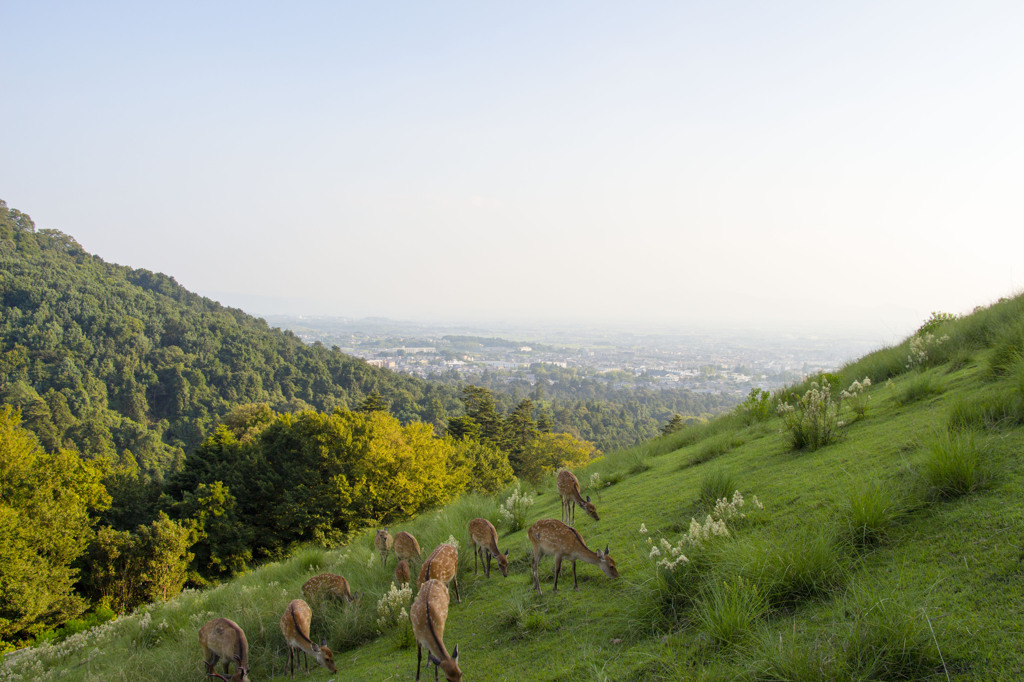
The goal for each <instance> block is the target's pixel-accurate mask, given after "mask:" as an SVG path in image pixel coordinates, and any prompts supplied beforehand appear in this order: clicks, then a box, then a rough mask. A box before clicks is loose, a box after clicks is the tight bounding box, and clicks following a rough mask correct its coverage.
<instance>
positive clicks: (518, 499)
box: [498, 483, 533, 533]
mask: <svg viewBox="0 0 1024 682" xmlns="http://www.w3.org/2000/svg"><path fill="white" fill-rule="evenodd" d="M532 506H533V498H532V497H530V496H529V495H527V494H526V493H524V492H523V491H522V490H521V489H520V487H519V483H516V487H515V488H513V489H512V492H511V494H510V495H509V496H508V497H507V498H505V501H504V502H503V503H502V504H501V506H499V507H498V513H499V514H500V515H501V519H502V521H504V522H505V529H506V530H507V531H508V532H509V533H513V532H515V531H517V530H519V529H521V528H524V527H525V526H526V520H527V514H528V512H529V510H530V507H532Z"/></svg>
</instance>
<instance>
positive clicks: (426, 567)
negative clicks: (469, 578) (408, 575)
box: [416, 543, 462, 604]
mask: <svg viewBox="0 0 1024 682" xmlns="http://www.w3.org/2000/svg"><path fill="white" fill-rule="evenodd" d="M458 572H459V550H457V549H456V548H455V546H454V545H449V544H445V543H442V544H440V545H438V546H437V547H436V548H434V551H433V552H431V553H430V556H428V557H427V559H426V561H424V562H423V565H422V566H421V567H420V575H419V578H418V579H417V580H416V589H420V588H421V587H423V583H425V582H427V581H428V580H440V581H441V582H443V583H444V584H445V585H447V584H448V583H454V584H455V601H456V603H458V604H461V603H462V599H461V598H460V597H459V579H458V577H457V574H458Z"/></svg>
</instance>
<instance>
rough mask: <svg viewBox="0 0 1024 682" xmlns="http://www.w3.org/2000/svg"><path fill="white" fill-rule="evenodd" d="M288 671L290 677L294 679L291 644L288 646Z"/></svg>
mask: <svg viewBox="0 0 1024 682" xmlns="http://www.w3.org/2000/svg"><path fill="white" fill-rule="evenodd" d="M288 672H289V674H290V675H291V677H292V679H294V678H295V667H294V666H293V665H292V648H291V646H289V647H288Z"/></svg>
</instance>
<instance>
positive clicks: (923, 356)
mask: <svg viewBox="0 0 1024 682" xmlns="http://www.w3.org/2000/svg"><path fill="white" fill-rule="evenodd" d="M946 341H949V335H948V334H943V335H942V336H935V334H932V333H931V332H925V333H923V334H917V335H915V336H913V337H912V338H911V339H910V344H909V345H910V349H909V352H908V353H907V359H906V361H905V362H904V363H903V364H904V365H905V366H906V368H907V369H913V368H914V367H919V366H921V365H924V364H925V363H926V362H928V354H929V351H934V350H937V349H938V348H939V346H941V345H942V344H944V343H945V342H946Z"/></svg>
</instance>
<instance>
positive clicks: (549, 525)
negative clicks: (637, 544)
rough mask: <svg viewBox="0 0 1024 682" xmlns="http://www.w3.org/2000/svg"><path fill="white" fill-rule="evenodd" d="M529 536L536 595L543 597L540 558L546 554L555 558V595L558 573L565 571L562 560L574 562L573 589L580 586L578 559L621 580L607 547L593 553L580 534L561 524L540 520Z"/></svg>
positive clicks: (610, 576)
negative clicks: (577, 570)
mask: <svg viewBox="0 0 1024 682" xmlns="http://www.w3.org/2000/svg"><path fill="white" fill-rule="evenodd" d="M527 536H528V537H529V538H530V544H531V545H533V560H532V561H531V562H530V566H531V568H532V569H533V589H535V590H537V594H540V577H539V576H538V572H539V570H540V559H541V557H542V556H544V555H545V554H549V555H551V556H553V557H555V586H554V588H552V590H551V591H552V592H557V591H558V573H559V572H560V571H561V570H562V559H569V560H571V561H572V589H574V590H578V589H579V584H578V583H577V582H576V561H577V559H578V560H580V561H586V562H587V563H588V564H594V565H595V566H597V567H598V568H600V569H601V570H602V571H604V574H605V575H607V576H608V577H609V578H618V577H619V571H618V569H616V568H615V561H614V560H613V559H612V558H611V557H610V556H608V547H607V546H606V547H605V548H604V551H603V552H602V551H601V550H597V551H596V552H592V551H590V550H589V549H587V545H586V543H584V542H583V538H582V537H581V536H580V534H579V532H578V531H577V530H576V529H575V528H572V527H570V526H567V525H565V524H564V523H562V522H561V521H555V520H554V519H541V520H540V521H538V522H537V523H535V524H533V525H532V526H530V530H529V531H527Z"/></svg>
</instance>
